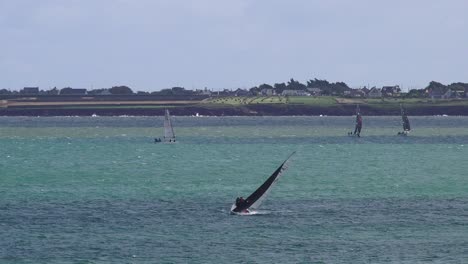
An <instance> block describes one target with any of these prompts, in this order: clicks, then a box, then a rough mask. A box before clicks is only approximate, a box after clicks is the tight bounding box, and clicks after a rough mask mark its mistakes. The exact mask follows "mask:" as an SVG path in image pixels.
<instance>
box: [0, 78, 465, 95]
mask: <svg viewBox="0 0 468 264" xmlns="http://www.w3.org/2000/svg"><path fill="white" fill-rule="evenodd" d="M395 87H398V86H395ZM385 88H386V87H383V88H382V89H381V91H382V93H383V94H385V93H386V91H385ZM387 88H392V86H388V87H387ZM265 89H267V90H272V91H274V93H273V94H277V95H279V94H282V93H283V91H285V90H294V91H307V90H311V89H320V94H321V95H334V96H343V95H346V94H350V91H356V90H360V89H352V88H350V87H349V86H348V85H347V84H346V83H344V82H335V83H332V82H329V81H327V80H320V79H317V78H314V79H310V80H308V81H307V82H306V83H301V82H299V81H297V80H295V79H293V78H291V79H290V80H289V81H288V82H281V83H275V84H273V85H270V84H267V83H264V84H261V85H258V86H254V87H252V88H250V89H241V88H239V89H237V90H235V91H232V90H228V89H224V90H223V91H220V92H212V91H209V90H207V89H206V88H205V89H204V90H186V89H185V88H184V87H172V88H166V89H162V90H160V91H154V92H147V91H137V92H134V91H133V90H132V89H131V88H130V87H128V86H125V85H120V86H113V87H111V88H99V89H91V90H87V89H84V88H81V89H80V88H71V87H64V88H62V89H57V87H54V88H52V89H50V90H39V88H38V87H24V89H22V90H20V91H10V90H8V89H0V95H22V94H29V95H84V94H86V95H93V96H95V95H164V96H166V95H167V96H191V95H199V94H204V95H206V94H218V95H233V94H235V95H260V94H262V91H264V90H265ZM362 90H366V92H368V91H369V89H368V87H367V88H363V89H362ZM448 90H451V91H455V92H459V93H461V92H464V93H465V94H466V92H467V91H468V83H462V82H456V83H452V84H449V85H444V84H441V83H439V82H436V81H431V82H430V83H429V85H428V86H427V87H425V88H422V89H412V90H410V91H409V92H408V93H406V94H404V96H405V97H429V96H430V95H434V94H443V93H446V92H447V91H448ZM400 92H401V90H400V88H399V87H398V89H397V93H400Z"/></svg>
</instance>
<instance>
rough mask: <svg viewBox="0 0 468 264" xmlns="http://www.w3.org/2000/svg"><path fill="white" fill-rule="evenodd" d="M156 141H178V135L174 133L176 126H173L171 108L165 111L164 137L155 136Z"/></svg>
mask: <svg viewBox="0 0 468 264" xmlns="http://www.w3.org/2000/svg"><path fill="white" fill-rule="evenodd" d="M154 142H155V143H158V142H164V143H175V142H176V136H175V133H174V128H173V127H172V120H171V115H170V114H169V110H167V109H166V110H165V113H164V137H163V140H162V141H161V139H158V138H155V139H154Z"/></svg>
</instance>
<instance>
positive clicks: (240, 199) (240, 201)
mask: <svg viewBox="0 0 468 264" xmlns="http://www.w3.org/2000/svg"><path fill="white" fill-rule="evenodd" d="M246 204H247V202H246V200H245V199H244V197H242V196H240V197H237V198H236V207H243V206H245V205H246ZM242 212H243V213H248V212H249V209H244V210H242Z"/></svg>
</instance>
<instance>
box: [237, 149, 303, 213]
mask: <svg viewBox="0 0 468 264" xmlns="http://www.w3.org/2000/svg"><path fill="white" fill-rule="evenodd" d="M294 153H296V152H293V153H292V154H291V155H290V156H289V157H288V158H287V159H286V160H285V161H284V162H283V163H282V164H281V165H280V166H279V167H278V168H277V169H276V170H275V172H273V174H272V175H271V176H270V177H269V178H268V179H267V180H266V181H265V182H264V183H263V184H262V185H261V186H260V187H258V189H257V190H255V192H253V193H252V194H251V195H250V196H249V197H247V199H245V200H244V201H241V202H238V203H236V204H235V207H234V206H233V207H234V208H232V209H231V211H233V212H236V213H240V212H242V211H244V210H246V209H256V208H258V207H259V206H260V204H261V203H262V201H263V200H264V199H265V198H266V195H267V194H268V192H269V191H270V189H271V187H273V185H274V183H275V182H276V181H277V180H278V178H279V177H280V176H281V174H282V173H283V172H284V171H285V170H286V169H287V162H288V160H289V159H290V158H291V156H292V155H294Z"/></svg>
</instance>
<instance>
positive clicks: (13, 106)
mask: <svg viewBox="0 0 468 264" xmlns="http://www.w3.org/2000/svg"><path fill="white" fill-rule="evenodd" d="M356 104H359V105H360V108H361V112H362V113H363V114H364V115H398V114H399V112H400V104H403V105H404V106H405V107H406V109H407V111H408V114H409V115H442V114H449V115H468V100H461V99H454V100H435V101H433V100H430V99H420V98H411V99H403V98H396V99H393V98H391V99H360V98H339V97H331V96H322V97H308V96H289V97H279V96H257V97H214V98H207V99H204V100H190V101H188V100H174V99H172V100H152V101H137V100H134V101H128V100H126V101H105V102H103V101H90V100H89V99H87V100H79V98H77V100H67V101H53V102H51V101H44V102H42V101H40V100H34V99H31V100H8V101H7V100H3V101H2V104H1V105H0V115H33V116H37V115H91V114H94V113H96V114H101V115H162V114H163V113H164V109H165V108H171V109H172V111H173V112H174V113H176V114H178V115H195V114H197V113H199V114H203V115H321V114H323V115H352V114H353V113H354V109H355V105H356Z"/></svg>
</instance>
